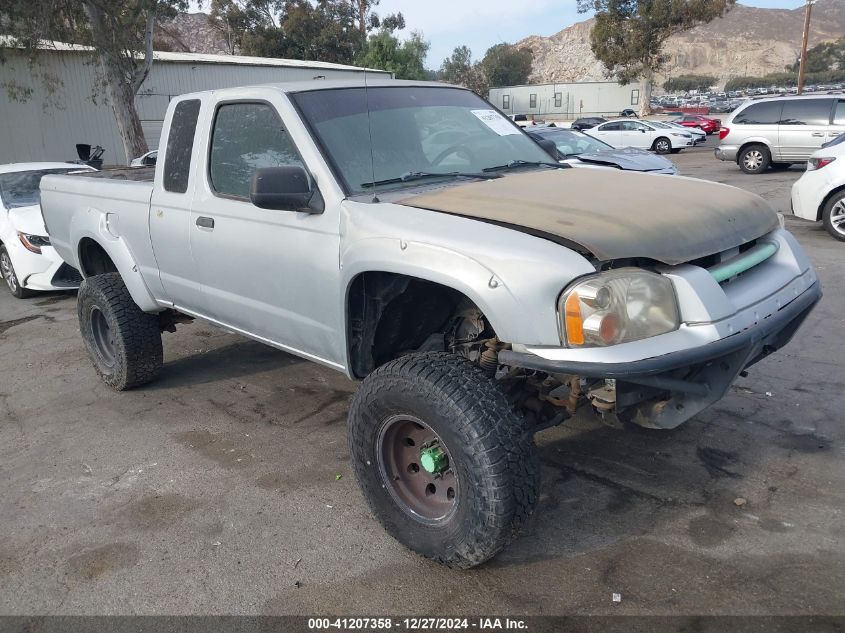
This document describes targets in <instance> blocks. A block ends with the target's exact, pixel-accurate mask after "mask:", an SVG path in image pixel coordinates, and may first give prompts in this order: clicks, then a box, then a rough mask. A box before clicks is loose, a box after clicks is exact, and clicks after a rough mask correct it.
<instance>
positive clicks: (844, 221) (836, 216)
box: [830, 198, 845, 235]
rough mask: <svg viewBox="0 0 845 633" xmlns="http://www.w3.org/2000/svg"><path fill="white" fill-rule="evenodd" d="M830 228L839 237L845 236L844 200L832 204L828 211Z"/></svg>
mask: <svg viewBox="0 0 845 633" xmlns="http://www.w3.org/2000/svg"><path fill="white" fill-rule="evenodd" d="M830 226H832V227H833V230H834V231H836V232H837V233H839V234H840V235H845V198H842V199H841V200H840V201H839V202H837V203H836V204H834V205H833V208H832V209H831V210H830Z"/></svg>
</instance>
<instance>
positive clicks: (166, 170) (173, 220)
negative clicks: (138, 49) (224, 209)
mask: <svg viewBox="0 0 845 633" xmlns="http://www.w3.org/2000/svg"><path fill="white" fill-rule="evenodd" d="M200 105H201V104H200V100H199V99H185V100H183V101H179V102H178V103H176V105H175V107H174V108H173V114H172V116H171V117H170V119H169V123H168V124H166V125H167V128H166V129H165V130H164V131H163V135H162V138H167V145H166V146H165V148H164V155H163V156H162V159H163V160H162V161H159V166H158V167H157V168H156V176H155V186H154V188H153V195H152V198H151V200H150V217H149V225H150V241H151V242H152V247H153V253H154V254H155V258H156V263H157V265H158V274H159V278H160V280H161V285H162V287H163V289H164V293H165V295H166V296H167V298H168V299H169V300H170V301H171V302H172V303H173V304H174V305H175V306H177V307H179V308H183V309H185V310H187V311H189V312H198V311H200V310H201V308H202V291H201V287H200V283H199V279H198V277H197V273H196V269H195V267H194V261H193V259H192V257H191V249H190V245H189V239H190V227H191V199H192V198H193V188H194V185H195V183H194V182H193V181H194V175H193V173H192V172H193V170H192V169H191V165H192V164H194V160H195V159H194V157H193V154H194V145H195V143H194V139H195V137H196V134H197V121H198V118H199V113H200ZM165 135H166V136H165Z"/></svg>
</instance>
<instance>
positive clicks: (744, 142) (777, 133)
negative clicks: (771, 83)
mask: <svg viewBox="0 0 845 633" xmlns="http://www.w3.org/2000/svg"><path fill="white" fill-rule="evenodd" d="M843 132H845V96H843V95H838V96H837V95H812V96H801V97H775V98H772V99H759V100H755V101H749V102H748V103H746V104H744V105H742V106H740V107H739V108H737V110H736V111H735V112H734V113H733V114H731V115H730V116H728V118H727V119H726V120H725V122H724V123H722V129H721V130H720V131H719V140H720V141H721V144H720V145H719V147H717V148H716V150H715V153H716V158H718V159H719V160H726V161H735V162H736V163H737V164H738V165H739V168H740V169H741V170H742V171H744V172H745V173H746V174H760V173H763V172H764V171H766V169H768V168H769V167H773V168H776V169H777V168H788V167H789V166H790V165H792V164H794V163H803V162H804V161H806V160H807V159H808V158H809V157H810V154H812V153H813V152H814V151H816V150H817V149H819V148H820V147H821V146H822V145H823V144H824V143H826V142H828V141H831V140H833V139H834V138H836V137H837V136H838V135H840V134H842V133H843Z"/></svg>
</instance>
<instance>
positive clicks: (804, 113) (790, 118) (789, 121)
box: [780, 99, 833, 125]
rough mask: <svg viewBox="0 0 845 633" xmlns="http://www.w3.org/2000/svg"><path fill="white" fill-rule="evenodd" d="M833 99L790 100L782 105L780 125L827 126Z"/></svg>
mask: <svg viewBox="0 0 845 633" xmlns="http://www.w3.org/2000/svg"><path fill="white" fill-rule="evenodd" d="M832 108H833V99H790V100H789V101H786V102H784V104H783V114H781V117H780V124H781V125H828V124H829V123H830V111H831V109H832Z"/></svg>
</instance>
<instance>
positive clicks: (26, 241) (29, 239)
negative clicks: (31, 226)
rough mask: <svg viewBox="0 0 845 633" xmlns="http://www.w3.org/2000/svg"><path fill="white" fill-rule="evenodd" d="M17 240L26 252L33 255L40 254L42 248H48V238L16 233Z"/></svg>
mask: <svg viewBox="0 0 845 633" xmlns="http://www.w3.org/2000/svg"><path fill="white" fill-rule="evenodd" d="M18 239H19V240H20V241H21V244H23V247H24V248H25V249H26V250H28V251H32V252H33V253H40V252H41V247H42V246H50V238H49V237H47V236H46V235H30V234H29V233H21V232H20V231H18Z"/></svg>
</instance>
